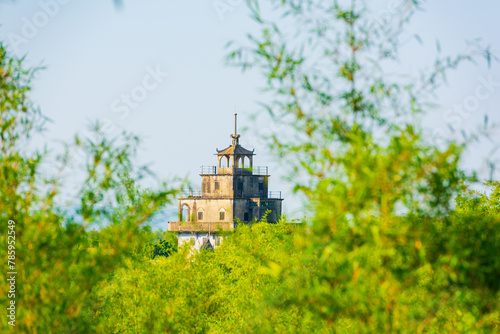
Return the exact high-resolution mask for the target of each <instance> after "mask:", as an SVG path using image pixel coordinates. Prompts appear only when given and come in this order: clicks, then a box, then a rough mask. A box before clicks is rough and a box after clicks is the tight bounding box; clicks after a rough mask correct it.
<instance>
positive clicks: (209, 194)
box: [201, 174, 234, 198]
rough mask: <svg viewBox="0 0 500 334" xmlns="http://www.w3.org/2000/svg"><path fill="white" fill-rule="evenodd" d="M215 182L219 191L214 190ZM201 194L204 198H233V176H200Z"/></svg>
mask: <svg viewBox="0 0 500 334" xmlns="http://www.w3.org/2000/svg"><path fill="white" fill-rule="evenodd" d="M216 182H218V183H219V189H216V188H217V187H216V184H215V183H216ZM201 194H202V197H205V198H221V197H233V194H234V193H233V176H232V175H219V174H214V175H202V177H201Z"/></svg>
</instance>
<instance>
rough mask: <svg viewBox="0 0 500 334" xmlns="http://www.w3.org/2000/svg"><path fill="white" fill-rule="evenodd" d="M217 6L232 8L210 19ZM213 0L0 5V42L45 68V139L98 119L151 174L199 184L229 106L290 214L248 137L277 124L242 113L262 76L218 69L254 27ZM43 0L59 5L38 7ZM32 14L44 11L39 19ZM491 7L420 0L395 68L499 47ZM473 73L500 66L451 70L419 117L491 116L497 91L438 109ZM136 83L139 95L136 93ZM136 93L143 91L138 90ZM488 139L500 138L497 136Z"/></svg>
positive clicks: (495, 75) (291, 205)
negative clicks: (468, 44)
mask: <svg viewBox="0 0 500 334" xmlns="http://www.w3.org/2000/svg"><path fill="white" fill-rule="evenodd" d="M217 1H219V3H220V2H222V3H226V4H227V5H228V6H229V7H228V8H230V9H231V10H230V11H227V12H225V13H223V15H222V16H220V15H218V13H217V11H216V10H215V9H214V3H216V2H217ZM217 1H213V0H203V1H200V0H197V1H195V0H185V1H173V0H171V1H166V0H163V1H162V0H151V1H137V0H136V1H125V6H124V9H123V10H120V11H117V10H116V9H115V8H114V6H113V2H112V1H111V0H107V1H106V0H86V1H83V0H72V1H71V0H64V1H62V0H59V1H57V0H44V1H17V2H11V1H6V0H3V1H2V0H0V24H1V27H0V39H2V40H4V41H5V40H7V41H9V39H10V40H11V43H10V44H13V43H12V42H14V43H15V42H16V41H12V38H13V36H28V37H29V38H26V39H25V40H21V41H17V42H18V45H11V46H17V47H16V48H15V49H16V53H17V54H18V55H23V54H28V61H29V63H30V64H39V63H43V64H45V65H46V66H47V69H46V70H44V71H43V72H41V73H40V75H39V77H38V78H37V79H36V81H35V89H34V93H33V98H34V100H35V101H36V103H37V104H38V105H40V106H41V108H42V110H43V112H44V113H45V114H46V115H47V116H48V117H49V118H51V119H52V120H53V121H54V122H53V123H51V124H49V126H48V132H47V134H46V139H47V140H68V139H70V138H71V137H72V136H73V135H74V134H75V133H76V132H78V131H82V130H84V129H85V126H86V124H88V121H89V120H95V119H98V118H99V119H106V120H107V121H108V122H110V123H112V124H113V125H114V126H117V127H119V128H124V129H127V130H129V131H133V132H135V133H137V134H139V135H141V136H142V137H144V151H143V152H141V154H140V160H141V161H142V162H152V165H151V168H152V169H153V170H154V171H155V172H156V173H157V174H158V175H159V176H161V177H168V176H172V175H180V176H185V175H188V176H189V177H190V179H191V180H192V181H193V183H194V184H195V185H197V186H199V176H198V174H199V166H200V165H211V164H215V161H216V160H215V157H214V156H213V153H215V149H216V148H219V149H220V148H223V147H225V146H227V145H229V144H230V138H229V134H230V133H231V131H232V127H233V113H234V112H235V110H236V111H237V112H238V113H239V115H241V121H240V124H242V125H245V126H246V127H248V128H249V129H248V131H247V133H246V134H244V135H243V137H242V139H241V143H242V145H243V146H245V147H246V148H249V149H253V148H255V151H256V153H257V156H256V165H269V166H270V173H271V175H272V177H271V180H270V190H282V191H284V193H285V196H286V198H287V200H285V202H284V208H285V212H287V213H293V212H294V211H295V210H296V209H297V208H298V207H299V203H298V201H297V200H296V199H293V198H292V196H291V195H290V186H289V185H288V184H286V183H285V182H283V181H282V180H281V177H282V176H283V175H281V174H280V170H279V167H278V166H277V161H275V160H273V158H272V156H270V155H269V152H268V149H267V147H266V145H265V143H264V142H263V141H262V140H259V139H258V136H259V134H261V133H269V132H270V131H276V130H277V128H276V127H275V126H272V125H270V124H269V123H267V122H263V121H262V122H257V123H253V122H251V121H250V120H249V115H250V114H252V113H254V112H256V111H258V110H259V108H258V105H257V101H259V99H260V98H261V95H260V93H259V91H258V89H257V88H258V87H259V86H261V83H262V79H261V78H260V77H259V75H258V73H244V74H242V73H241V72H240V71H239V70H238V69H235V68H228V67H225V66H224V57H225V51H224V45H225V44H226V43H227V42H228V41H229V40H240V41H243V40H244V36H245V34H246V33H247V32H250V31H252V29H255V26H254V25H253V23H252V22H251V20H250V19H249V18H248V13H247V11H246V7H245V6H244V5H243V4H242V2H239V1H235V0H217ZM390 2H391V1H384V0H380V1H378V2H377V7H378V8H379V9H384V8H387V7H388V4H389V3H390ZM44 3H66V4H60V5H58V6H57V8H55V7H53V6H49V7H48V8H49V9H47V7H45V6H44V5H42V4H44ZM232 4H234V5H232ZM44 7H45V9H44ZM43 11H49V12H50V13H49V14H52V16H53V17H50V19H49V20H48V21H47V22H44V16H43V14H41V13H43ZM51 11H52V12H51ZM499 13H500V2H499V1H492V0H479V1H474V2H471V1H465V0H461V1H452V0H443V1H428V2H427V3H426V4H425V12H423V13H421V14H419V15H418V16H417V17H416V19H415V20H414V21H413V24H412V25H411V29H412V32H414V33H418V34H419V35H420V36H421V37H422V39H423V40H424V43H425V44H424V48H421V47H420V46H419V45H418V43H417V42H416V41H414V40H412V41H410V42H408V43H407V44H406V45H405V48H404V49H403V59H404V67H405V68H407V69H410V70H416V69H417V68H418V67H419V66H420V65H421V64H423V63H424V62H425V61H431V60H432V59H433V58H434V55H435V52H434V51H435V41H436V39H439V40H440V41H441V47H442V49H443V52H444V53H450V54H453V53H456V52H458V51H461V50H463V49H464V46H465V41H466V40H471V39H473V38H476V37H482V38H483V40H484V41H485V42H486V43H487V44H490V45H491V46H492V49H493V50H494V51H497V54H498V53H500V52H498V51H499V50H500V33H499V32H500V14H499ZM36 20H39V21H38V25H39V26H42V27H41V28H37V29H36V30H37V31H30V30H29V25H30V23H33V22H34V21H36ZM26 22H30V23H26ZM31 28H33V27H31ZM14 34H15V35H14ZM156 70H159V71H160V72H165V73H168V76H166V77H163V76H161V75H160V77H158V80H157V81H158V82H157V83H156V82H155V81H154V80H146V83H144V79H145V77H146V76H147V75H148V73H149V72H151V71H156ZM481 76H482V77H484V78H488V76H492V80H493V81H495V82H500V67H499V65H498V64H493V67H492V69H490V70H488V69H487V68H486V66H484V65H479V66H465V67H463V68H462V69H461V70H459V71H457V72H455V73H453V74H452V75H451V76H450V77H449V79H450V80H449V81H450V85H449V87H445V88H443V89H441V90H440V100H439V101H438V102H440V104H441V105H442V107H441V108H440V109H438V110H436V111H435V112H434V113H433V114H432V115H430V116H429V117H428V118H427V119H426V122H427V124H429V126H430V127H431V128H433V129H441V128H442V129H443V130H446V131H447V126H446V122H445V120H448V121H450V119H451V120H454V121H455V122H456V125H457V126H458V127H459V128H460V127H463V128H466V129H468V128H470V127H472V126H474V124H478V123H481V121H482V118H483V115H484V113H489V115H490V119H493V120H496V121H499V122H500V113H499V112H498V111H499V106H500V87H496V88H494V91H493V92H492V93H491V94H490V96H488V98H487V99H484V100H481V102H480V105H479V107H478V108H477V109H475V110H474V112H473V113H471V114H470V116H460V117H459V118H457V117H455V118H453V117H452V116H453V115H454V114H452V113H448V114H447V110H450V108H452V106H453V104H456V103H460V104H462V103H464V101H466V99H467V97H468V96H471V95H473V94H474V92H475V90H476V89H477V87H478V85H481V79H480V77H481ZM144 85H145V86H147V88H149V89H150V90H149V91H148V90H144V89H141V87H144ZM138 87H139V88H138ZM132 92H135V94H136V97H138V98H139V100H141V101H140V102H139V103H137V105H135V104H134V103H133V101H132V106H133V108H129V110H128V111H126V110H125V109H126V108H125V109H124V108H123V107H124V106H125V105H126V104H125V103H126V102H124V101H122V100H121V99H122V98H123V94H128V95H130V94H131V93H132ZM144 92H146V94H147V95H145V96H142V95H141V94H143V93H144ZM115 111H118V112H115ZM446 115H447V116H446ZM455 116H456V115H455ZM278 130H279V129H278ZM495 140H496V141H497V142H500V141H499V140H498V136H497V138H495ZM490 148H491V145H490V146H487V145H479V146H475V147H472V149H471V153H470V154H469V156H468V160H467V162H466V163H467V164H468V166H469V167H476V168H481V157H482V156H484V155H486V154H487V153H488V150H489V149H490Z"/></svg>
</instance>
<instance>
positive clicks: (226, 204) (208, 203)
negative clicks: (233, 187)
mask: <svg viewBox="0 0 500 334" xmlns="http://www.w3.org/2000/svg"><path fill="white" fill-rule="evenodd" d="M232 202H233V201H232V200H231V199H220V198H219V199H215V198H214V199H204V198H188V199H186V198H185V199H181V200H179V210H180V211H179V212H181V211H182V208H183V206H185V205H187V206H188V207H189V220H186V221H190V222H198V221H200V220H198V212H199V211H200V210H202V211H203V219H202V220H201V221H200V222H232V221H233V205H232ZM221 209H224V211H225V214H224V220H220V210H221Z"/></svg>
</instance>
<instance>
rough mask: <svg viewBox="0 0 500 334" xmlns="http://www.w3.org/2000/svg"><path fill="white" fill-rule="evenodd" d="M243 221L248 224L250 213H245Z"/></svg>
mask: <svg viewBox="0 0 500 334" xmlns="http://www.w3.org/2000/svg"><path fill="white" fill-rule="evenodd" d="M243 220H244V221H246V222H247V221H248V212H245V215H244V218H243Z"/></svg>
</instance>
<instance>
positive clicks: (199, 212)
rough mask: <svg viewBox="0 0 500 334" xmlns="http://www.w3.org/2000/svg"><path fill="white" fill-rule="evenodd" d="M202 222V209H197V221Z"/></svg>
mask: <svg viewBox="0 0 500 334" xmlns="http://www.w3.org/2000/svg"><path fill="white" fill-rule="evenodd" d="M202 220H203V209H202V208H199V209H198V221H202Z"/></svg>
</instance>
